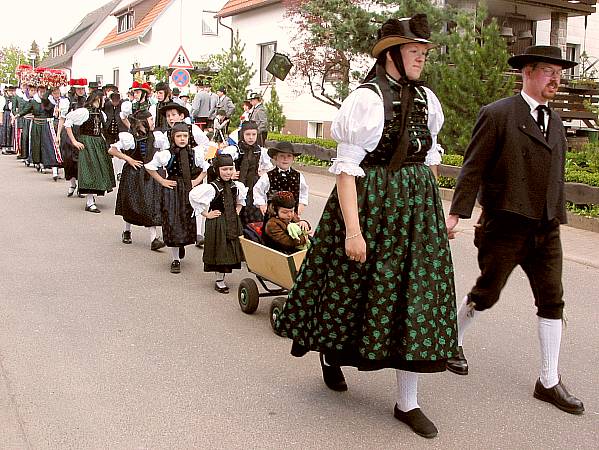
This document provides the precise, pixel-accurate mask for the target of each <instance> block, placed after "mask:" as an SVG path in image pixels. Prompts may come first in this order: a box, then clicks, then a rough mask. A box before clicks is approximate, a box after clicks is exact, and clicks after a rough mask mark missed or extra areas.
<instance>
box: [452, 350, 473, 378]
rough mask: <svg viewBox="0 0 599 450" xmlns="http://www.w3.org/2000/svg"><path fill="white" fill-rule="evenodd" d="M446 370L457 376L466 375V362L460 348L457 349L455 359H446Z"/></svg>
mask: <svg viewBox="0 0 599 450" xmlns="http://www.w3.org/2000/svg"><path fill="white" fill-rule="evenodd" d="M447 370H449V371H450V372H453V373H457V374H458V375H468V361H467V360H466V357H465V356H464V349H463V348H462V346H459V347H458V354H457V356H456V357H455V358H448V359H447Z"/></svg>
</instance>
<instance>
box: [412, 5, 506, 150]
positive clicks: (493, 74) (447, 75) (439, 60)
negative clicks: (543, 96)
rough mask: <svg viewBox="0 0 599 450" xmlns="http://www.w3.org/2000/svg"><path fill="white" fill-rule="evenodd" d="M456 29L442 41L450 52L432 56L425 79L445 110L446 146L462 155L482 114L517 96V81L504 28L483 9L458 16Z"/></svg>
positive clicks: (432, 54)
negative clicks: (485, 108) (501, 30)
mask: <svg viewBox="0 0 599 450" xmlns="http://www.w3.org/2000/svg"><path fill="white" fill-rule="evenodd" d="M455 24H456V26H455V28H453V29H452V30H450V33H447V34H445V36H444V37H442V38H441V37H440V39H439V41H438V42H440V43H442V44H444V46H445V48H446V49H447V51H446V52H434V53H431V56H430V58H429V61H428V63H427V65H426V69H425V70H426V73H425V76H424V77H425V79H426V80H427V82H428V84H429V85H430V87H431V88H432V90H433V91H434V92H435V93H436V94H437V97H439V100H440V101H441V104H442V105H443V111H444V113H445V124H444V125H443V129H442V130H441V135H440V142H441V144H442V145H443V146H444V147H445V148H446V150H447V151H448V152H449V153H458V154H463V153H464V150H465V149H466V147H467V145H468V143H469V142H470V137H471V134H472V129H473V127H474V123H475V122H476V117H477V115H478V112H479V110H480V108H481V107H482V106H484V105H486V104H489V103H492V102H494V101H495V100H499V99H500V98H503V97H507V96H509V95H512V94H513V91H514V77H513V76H508V75H506V73H507V71H508V69H509V66H508V64H507V60H508V58H509V53H508V50H507V46H506V43H505V41H504V40H503V39H502V38H501V36H500V35H499V26H498V25H497V22H496V21H495V20H494V19H493V20H490V21H489V20H488V19H487V13H486V11H485V10H484V9H481V8H479V10H478V11H477V14H476V15H475V16H474V15H472V14H466V13H461V14H459V15H458V16H457V17H456V22H455Z"/></svg>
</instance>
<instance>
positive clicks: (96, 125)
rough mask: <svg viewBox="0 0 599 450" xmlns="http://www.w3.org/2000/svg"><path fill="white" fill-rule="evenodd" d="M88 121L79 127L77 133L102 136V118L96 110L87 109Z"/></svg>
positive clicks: (100, 113)
mask: <svg viewBox="0 0 599 450" xmlns="http://www.w3.org/2000/svg"><path fill="white" fill-rule="evenodd" d="M87 110H88V111H89V119H87V120H86V121H85V122H83V124H81V126H80V127H79V133H80V134H84V135H87V136H102V131H103V129H104V118H103V117H102V112H101V111H100V110H99V109H98V108H88V109H87Z"/></svg>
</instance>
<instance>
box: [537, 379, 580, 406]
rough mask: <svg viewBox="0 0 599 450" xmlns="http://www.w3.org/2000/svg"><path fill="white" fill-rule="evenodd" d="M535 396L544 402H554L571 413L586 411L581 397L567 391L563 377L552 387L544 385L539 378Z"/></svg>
mask: <svg viewBox="0 0 599 450" xmlns="http://www.w3.org/2000/svg"><path fill="white" fill-rule="evenodd" d="M533 396H534V398H537V399H539V400H543V401H544V402H547V403H552V404H553V405H555V406H556V407H558V408H559V409H561V410H562V411H566V412H567V413H570V414H576V415H580V414H582V413H583V412H584V405H583V404H582V402H581V401H580V400H579V399H577V398H576V397H574V396H573V395H572V394H570V393H569V392H568V391H567V389H566V386H564V385H563V384H562V379H561V377H560V379H559V383H557V384H556V385H555V386H553V387H550V388H546V387H545V386H543V383H541V380H540V379H538V380H537V383H536V384H535V392H534V394H533Z"/></svg>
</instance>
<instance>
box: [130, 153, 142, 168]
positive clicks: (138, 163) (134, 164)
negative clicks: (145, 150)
mask: <svg viewBox="0 0 599 450" xmlns="http://www.w3.org/2000/svg"><path fill="white" fill-rule="evenodd" d="M126 161H127V164H129V165H130V166H131V167H133V168H134V169H135V170H137V169H139V168H140V167H142V166H143V165H144V163H143V161H137V160H135V159H133V158H131V157H130V156H128V157H127V159H126Z"/></svg>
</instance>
